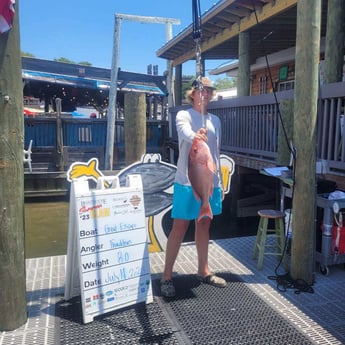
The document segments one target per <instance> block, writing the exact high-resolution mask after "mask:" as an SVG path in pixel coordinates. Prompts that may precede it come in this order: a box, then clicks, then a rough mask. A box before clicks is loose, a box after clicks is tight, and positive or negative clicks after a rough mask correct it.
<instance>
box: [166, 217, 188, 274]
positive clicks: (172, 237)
mask: <svg viewBox="0 0 345 345" xmlns="http://www.w3.org/2000/svg"><path fill="white" fill-rule="evenodd" d="M188 225H189V220H185V219H174V223H173V226H172V229H171V232H170V234H169V237H168V243H167V248H166V252H165V267H164V272H163V275H162V281H165V280H169V279H171V277H172V271H173V266H174V263H175V260H176V258H177V254H178V252H179V250H180V246H181V243H182V241H183V238H184V235H185V234H186V231H187V229H188Z"/></svg>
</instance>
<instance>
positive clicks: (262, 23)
mask: <svg viewBox="0 0 345 345" xmlns="http://www.w3.org/2000/svg"><path fill="white" fill-rule="evenodd" d="M253 5H254V6H253ZM322 12H323V18H325V14H326V13H327V1H323V9H322ZM296 19H297V0H221V1H219V2H218V3H216V4H215V5H214V6H213V7H212V8H210V10H209V11H207V12H206V13H204V14H203V15H202V18H201V23H202V25H201V26H202V40H201V42H200V47H201V53H202V58H203V59H204V60H209V59H219V60H233V59H238V58H239V56H238V36H239V34H240V33H241V32H249V34H250V35H249V37H250V43H249V44H250V57H251V59H250V63H251V64H252V63H254V62H255V61H256V60H257V59H258V58H259V57H261V56H263V55H265V54H272V53H275V52H278V51H281V50H284V49H287V48H291V47H294V46H295V44H296V43H295V42H296ZM325 22H326V20H322V27H321V35H322V36H323V35H324V34H325V29H326V28H325V26H326V25H325ZM195 44H196V43H195V41H194V40H193V31H192V25H189V26H188V27H187V28H186V29H184V30H183V31H182V32H181V33H179V34H178V35H177V36H175V37H174V38H173V39H171V40H170V41H168V42H167V43H166V44H165V45H164V46H163V47H161V48H160V49H159V50H158V51H157V56H158V57H160V58H164V59H167V60H170V61H171V62H172V65H173V66H177V65H180V64H182V63H184V62H186V61H188V60H194V59H195Z"/></svg>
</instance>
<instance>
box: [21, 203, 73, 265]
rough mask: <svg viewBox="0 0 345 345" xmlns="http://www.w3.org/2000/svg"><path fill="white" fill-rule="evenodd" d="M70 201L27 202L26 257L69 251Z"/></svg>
mask: <svg viewBox="0 0 345 345" xmlns="http://www.w3.org/2000/svg"><path fill="white" fill-rule="evenodd" d="M68 218H69V202H67V201H65V200H64V201H61V200H60V201H42V200H38V201H30V202H25V251H26V253H25V254H26V258H37V257H44V256H54V255H64V254H66V253H67V234H68Z"/></svg>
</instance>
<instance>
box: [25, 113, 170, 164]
mask: <svg viewBox="0 0 345 345" xmlns="http://www.w3.org/2000/svg"><path fill="white" fill-rule="evenodd" d="M61 122H62V125H61V128H62V146H63V149H62V150H60V151H61V152H59V150H58V147H57V146H58V145H57V136H58V134H57V119H56V117H36V118H32V117H26V118H25V119H24V128H25V144H24V145H25V147H27V146H28V144H29V142H30V140H33V147H32V151H33V166H38V164H40V163H41V165H45V169H46V170H56V162H57V161H58V155H59V154H62V155H63V156H64V157H63V159H64V162H63V165H64V168H65V169H67V168H68V166H69V165H70V164H71V163H72V162H73V160H75V159H78V155H79V157H80V159H81V158H82V159H83V160H85V159H87V158H89V156H92V155H96V157H97V158H98V159H99V162H100V163H101V165H102V164H103V163H104V154H105V146H106V136H107V120H106V119H73V118H69V117H63V118H62V119H61ZM167 136H168V121H161V120H147V122H146V152H149V153H156V152H157V153H161V154H162V155H163V156H164V154H165V151H164V150H165V140H166V138H167ZM124 145H125V129H124V120H116V123H115V142H114V156H115V157H114V164H115V165H122V164H123V163H124V159H125V157H124ZM100 168H101V169H102V168H103V166H101V167H100Z"/></svg>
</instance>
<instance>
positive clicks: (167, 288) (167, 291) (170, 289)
mask: <svg viewBox="0 0 345 345" xmlns="http://www.w3.org/2000/svg"><path fill="white" fill-rule="evenodd" d="M161 294H162V296H164V297H175V294H176V292H175V287H174V284H173V281H172V280H171V279H169V280H164V281H161Z"/></svg>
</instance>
